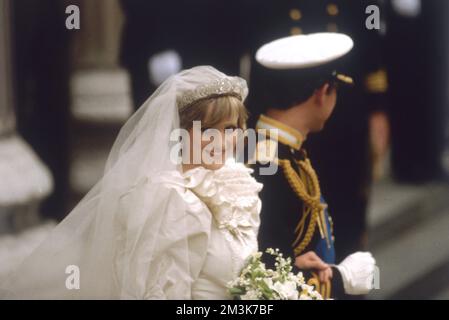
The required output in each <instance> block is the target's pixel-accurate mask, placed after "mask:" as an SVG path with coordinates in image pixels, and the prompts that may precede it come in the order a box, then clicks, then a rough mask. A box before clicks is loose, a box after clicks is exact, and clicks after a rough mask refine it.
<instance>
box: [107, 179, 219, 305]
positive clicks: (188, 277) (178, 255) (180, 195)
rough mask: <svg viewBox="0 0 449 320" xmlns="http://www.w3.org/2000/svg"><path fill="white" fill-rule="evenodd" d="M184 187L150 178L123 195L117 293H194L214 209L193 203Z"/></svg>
mask: <svg viewBox="0 0 449 320" xmlns="http://www.w3.org/2000/svg"><path fill="white" fill-rule="evenodd" d="M186 192H189V191H186V190H185V189H184V188H182V187H179V188H176V187H169V186H167V185H164V184H161V183H154V182H153V183H151V182H150V181H149V179H146V180H145V181H143V182H142V183H140V184H139V185H137V186H136V187H135V188H133V189H132V190H130V191H129V192H127V193H126V194H124V195H123V196H122V197H121V199H120V207H121V210H120V216H119V218H118V223H117V225H118V232H117V235H118V237H117V255H116V259H115V274H116V282H117V286H118V287H119V292H121V295H120V297H119V298H121V299H191V287H192V283H193V282H194V281H195V280H196V279H197V278H198V276H199V273H200V271H201V268H202V266H203V265H204V261H205V259H206V254H207V248H208V241H209V237H210V229H211V215H210V213H209V212H208V210H207V208H206V207H205V206H202V205H201V203H195V202H192V203H189V197H188V196H189V195H188V194H185V193H186ZM186 195H187V196H186ZM192 199H193V198H192ZM196 199H197V198H196Z"/></svg>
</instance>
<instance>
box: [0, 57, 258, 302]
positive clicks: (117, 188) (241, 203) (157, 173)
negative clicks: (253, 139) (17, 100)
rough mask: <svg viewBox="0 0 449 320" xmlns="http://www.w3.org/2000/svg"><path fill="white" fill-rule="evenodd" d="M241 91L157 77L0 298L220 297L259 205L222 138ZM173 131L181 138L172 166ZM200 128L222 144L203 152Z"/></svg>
mask: <svg viewBox="0 0 449 320" xmlns="http://www.w3.org/2000/svg"><path fill="white" fill-rule="evenodd" d="M247 93H248V89H247V86H246V82H245V81H244V80H243V79H241V78H238V77H229V76H226V75H225V74H223V73H221V72H219V71H217V70H216V69H214V68H212V67H208V66H201V67H196V68H193V69H190V70H186V71H183V72H181V73H179V74H177V75H174V76H172V77H171V78H169V79H168V80H166V81H165V82H164V83H163V84H162V85H161V86H160V87H159V88H158V89H157V90H156V92H155V93H154V94H153V95H152V96H151V97H150V98H149V99H148V100H147V101H146V102H145V103H144V104H143V105H142V107H141V108H140V109H139V110H138V111H137V112H136V113H135V114H134V115H133V116H132V117H131V119H130V120H128V122H127V123H126V124H125V125H124V127H123V128H122V130H121V131H120V134H119V136H118V138H117V140H116V142H115V143H114V146H113V148H112V150H111V153H110V155H109V158H108V161H107V164H106V168H105V172H104V176H103V178H102V179H101V180H100V181H99V182H98V183H97V184H96V185H95V187H94V188H93V189H92V190H91V191H90V192H89V193H88V194H87V195H86V196H85V198H84V199H83V200H82V201H81V202H80V203H79V204H78V205H77V207H76V208H75V209H74V210H73V211H72V212H71V213H70V214H69V215H68V216H67V218H66V219H65V220H64V221H62V222H61V223H60V224H59V225H58V226H57V227H56V228H55V229H54V230H53V232H52V233H51V234H50V236H49V237H48V238H47V239H46V240H45V241H44V242H43V243H42V244H41V245H40V246H39V247H38V248H37V249H36V250H35V251H34V253H33V254H31V256H30V257H28V258H27V259H25V261H24V262H23V263H22V264H21V266H20V267H19V268H18V269H17V270H16V271H15V272H14V274H13V275H11V276H9V277H8V279H3V280H4V281H3V284H2V285H0V289H1V291H0V297H6V298H9V299H22V298H26V299H28V298H32V299H228V298H230V296H229V295H228V293H227V289H226V284H227V283H228V282H229V281H231V280H233V278H235V277H236V276H237V275H238V273H239V271H240V269H241V268H242V267H243V264H244V262H245V260H246V258H247V257H248V256H249V255H250V254H251V253H253V252H255V251H257V240H256V237H257V232H258V227H259V211H260V205H261V204H260V200H259V197H258V192H259V191H260V190H261V188H262V185H261V184H259V183H257V182H256V181H255V180H254V179H253V178H252V176H251V170H250V169H248V168H246V167H245V166H244V165H243V164H240V163H237V162H236V161H233V160H232V159H228V155H229V152H228V151H229V149H230V148H231V149H232V148H233V147H234V146H235V143H236V139H235V135H227V134H225V132H229V130H231V131H232V130H235V129H238V128H242V129H243V128H244V127H245V123H246V119H247V113H246V109H245V107H244V105H243V102H244V100H245V98H246V96H247ZM196 121H201V129H198V127H197V126H194V125H193V124H194V123H196ZM176 129H183V130H184V131H185V132H188V133H189V135H188V136H189V137H190V138H189V140H187V141H184V139H182V140H183V144H182V146H183V147H182V148H180V149H181V152H182V154H181V157H175V158H176V159H174V157H173V154H177V152H175V151H174V150H177V149H176V147H177V146H179V141H177V139H173V132H174V131H175V130H176ZM209 129H215V131H216V132H218V133H219V137H218V138H222V139H217V141H221V142H220V144H219V146H218V148H217V147H216V144H215V146H214V148H213V149H212V150H210V148H208V147H207V146H208V145H209V143H206V142H207V141H205V140H201V139H202V138H201V137H204V134H203V135H202V133H204V132H207V131H210V130H209ZM198 130H200V131H198ZM192 136H193V138H192ZM195 136H197V137H198V136H200V141H199V142H197V141H195ZM229 137H231V138H229ZM183 138H184V137H183ZM214 140H215V139H214ZM188 151H192V152H188ZM195 154H197V155H198V154H201V157H200V159H199V162H198V161H197V162H195V161H193V160H195V159H194V158H195ZM205 156H206V157H209V158H210V157H212V158H213V159H214V160H217V159H218V160H219V161H212V162H211V161H204V157H205ZM179 158H181V159H182V161H181V162H180V161H179ZM174 160H177V161H174ZM0 280H1V279H0Z"/></svg>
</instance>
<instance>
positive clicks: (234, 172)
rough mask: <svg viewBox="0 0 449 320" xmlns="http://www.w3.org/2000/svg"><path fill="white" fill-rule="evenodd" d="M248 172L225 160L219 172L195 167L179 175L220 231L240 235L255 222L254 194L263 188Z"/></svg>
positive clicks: (257, 209)
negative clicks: (207, 211)
mask: <svg viewBox="0 0 449 320" xmlns="http://www.w3.org/2000/svg"><path fill="white" fill-rule="evenodd" d="M252 172H253V170H252V169H250V168H247V167H245V166H244V165H243V164H241V163H236V162H235V161H234V160H228V161H227V162H226V164H225V165H224V166H223V167H222V168H220V169H219V170H215V171H213V170H208V169H205V168H203V167H198V168H195V169H192V170H189V171H187V172H185V173H183V174H182V176H183V178H184V182H185V187H186V188H188V189H190V190H191V191H192V192H193V193H194V194H195V195H196V196H197V197H198V198H200V199H201V200H202V201H203V202H204V203H205V204H206V205H207V206H208V208H209V210H210V211H211V213H212V214H213V216H214V218H215V220H216V221H217V223H218V227H219V228H220V229H225V230H228V231H229V232H230V233H231V234H233V235H235V236H244V233H245V232H246V231H248V230H249V229H252V228H253V227H255V224H258V223H259V217H258V215H259V212H260V206H261V205H260V199H259V196H258V194H259V192H260V190H262V187H263V185H262V184H261V183H258V182H257V181H256V180H255V179H254V178H253V177H252V176H251V173H252ZM257 226H258V225H257ZM257 226H256V227H257Z"/></svg>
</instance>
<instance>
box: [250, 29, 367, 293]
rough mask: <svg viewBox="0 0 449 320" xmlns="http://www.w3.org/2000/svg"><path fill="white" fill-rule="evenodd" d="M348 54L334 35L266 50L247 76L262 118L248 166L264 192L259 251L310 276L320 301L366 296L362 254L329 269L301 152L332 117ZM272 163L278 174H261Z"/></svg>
mask: <svg viewBox="0 0 449 320" xmlns="http://www.w3.org/2000/svg"><path fill="white" fill-rule="evenodd" d="M352 47H353V41H352V39H351V38H350V37H348V36H347V35H343V34H335V33H334V34H331V33H321V34H311V35H307V36H292V37H287V38H283V39H280V40H277V41H274V42H271V43H269V44H266V45H264V46H263V47H262V48H260V49H259V50H258V51H257V54H256V60H257V62H258V63H259V64H258V66H257V67H255V68H254V71H253V72H255V73H256V76H257V77H258V79H259V80H260V81H258V82H257V84H256V86H255V87H254V88H253V91H252V93H250V94H252V101H253V103H257V105H258V106H259V110H260V111H261V113H262V114H261V115H260V118H259V120H258V122H257V125H256V130H257V131H258V134H259V137H260V136H262V137H263V138H262V139H261V140H260V141H259V142H258V143H257V147H256V150H255V161H254V162H255V166H254V169H255V170H254V171H255V176H256V179H257V180H258V181H259V182H261V183H263V185H264V188H263V190H262V192H261V194H260V196H261V199H262V211H261V225H260V230H259V247H260V249H261V250H262V251H265V250H266V249H268V248H273V249H279V250H280V251H281V252H282V253H283V255H284V256H287V257H291V258H292V260H293V261H294V262H295V266H296V267H297V268H299V269H300V270H304V271H310V272H311V274H312V276H313V277H312V279H311V280H310V282H309V283H310V284H313V285H315V287H316V288H317V290H319V291H320V293H321V294H322V295H323V296H324V298H335V297H337V298H343V297H345V298H346V295H347V294H349V295H360V294H366V293H368V292H369V290H370V289H371V286H372V280H373V275H374V269H375V261H374V258H373V257H372V256H371V254H370V253H366V252H365V253H362V252H358V253H355V254H352V255H350V256H348V257H347V258H346V259H344V261H343V262H342V263H341V264H339V265H336V264H335V263H336V262H335V249H334V238H333V226H332V220H331V217H330V215H329V212H328V210H327V204H326V202H325V200H324V198H323V197H322V194H321V185H320V182H319V179H318V177H317V174H316V172H315V170H314V169H313V167H312V165H311V162H310V160H309V159H308V157H307V153H306V151H305V149H304V148H303V143H304V142H305V140H306V139H307V138H308V136H309V134H311V133H315V132H319V131H321V130H322V129H323V127H324V124H325V123H326V121H327V120H328V118H329V117H330V116H331V114H332V112H333V110H334V108H335V105H336V102H337V87H338V86H339V85H345V84H349V85H350V84H352V82H353V81H352V78H350V77H348V76H345V75H343V74H339V73H338V72H337V68H338V65H339V63H340V62H341V58H342V57H344V56H345V55H346V54H347V53H348V52H350V50H351V49H352ZM273 150H274V152H273ZM273 163H274V164H276V165H277V166H278V169H277V171H276V170H274V171H272V172H268V173H264V170H263V169H264V168H266V167H267V165H268V166H272V165H273ZM336 170H338V168H336ZM273 173H274V174H273ZM330 210H332V208H330ZM268 263H269V261H268Z"/></svg>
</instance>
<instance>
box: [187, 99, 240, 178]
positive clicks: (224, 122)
mask: <svg viewBox="0 0 449 320" xmlns="http://www.w3.org/2000/svg"><path fill="white" fill-rule="evenodd" d="M246 119H247V111H246V108H245V106H244V105H243V103H242V102H241V101H240V100H239V99H237V98H236V97H233V96H223V97H219V98H211V99H209V100H204V101H200V102H198V103H197V104H196V105H193V106H191V107H190V108H188V109H186V110H185V111H184V112H183V113H182V114H181V117H180V120H181V127H182V128H184V129H186V130H187V131H188V140H187V139H183V141H184V146H183V151H182V159H183V171H184V172H185V171H188V170H190V169H193V168H195V167H199V166H202V167H204V168H206V169H209V170H218V169H220V168H221V167H222V166H223V165H224V164H225V162H226V159H228V158H230V157H233V156H235V151H236V150H235V149H236V145H237V141H241V138H242V134H244V130H245V128H246Z"/></svg>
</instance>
